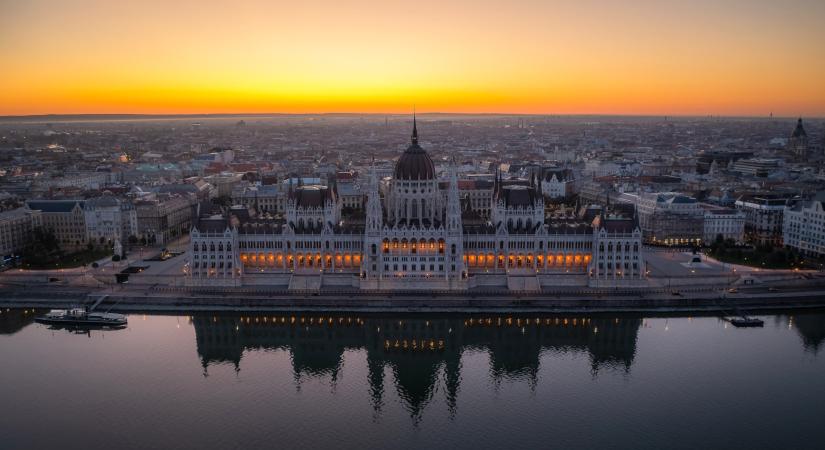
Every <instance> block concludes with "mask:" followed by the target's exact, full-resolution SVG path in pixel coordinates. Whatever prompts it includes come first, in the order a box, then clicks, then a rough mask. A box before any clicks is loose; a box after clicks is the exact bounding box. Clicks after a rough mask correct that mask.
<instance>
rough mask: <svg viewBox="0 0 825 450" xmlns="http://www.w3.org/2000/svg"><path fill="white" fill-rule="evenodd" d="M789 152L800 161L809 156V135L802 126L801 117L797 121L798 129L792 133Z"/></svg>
mask: <svg viewBox="0 0 825 450" xmlns="http://www.w3.org/2000/svg"><path fill="white" fill-rule="evenodd" d="M788 150H790V151H791V153H793V155H794V156H795V157H796V158H799V159H803V158H805V157H806V156H807V154H808V133H806V132H805V128H804V127H803V126H802V118H801V117H800V118H799V120H797V121H796V128H794V130H793V133H791V138H790V139H788Z"/></svg>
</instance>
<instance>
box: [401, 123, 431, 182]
mask: <svg viewBox="0 0 825 450" xmlns="http://www.w3.org/2000/svg"><path fill="white" fill-rule="evenodd" d="M395 179H396V180H433V179H435V164H433V160H432V158H430V155H429V154H427V152H426V150H424V149H423V148H421V146H420V145H418V130H417V127H416V124H415V119H413V134H412V143H411V144H410V146H409V147H407V150H405V151H404V153H403V154H402V155H401V157H400V158H398V161H397V162H396V163H395Z"/></svg>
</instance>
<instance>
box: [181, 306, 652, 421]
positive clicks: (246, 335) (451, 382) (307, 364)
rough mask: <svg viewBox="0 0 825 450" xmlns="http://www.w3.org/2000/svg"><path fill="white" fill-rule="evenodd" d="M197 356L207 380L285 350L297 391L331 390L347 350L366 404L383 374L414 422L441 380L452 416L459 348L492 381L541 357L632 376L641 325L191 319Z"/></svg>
mask: <svg viewBox="0 0 825 450" xmlns="http://www.w3.org/2000/svg"><path fill="white" fill-rule="evenodd" d="M190 320H191V322H192V324H193V325H194V329H195V336H196V341H197V351H198V355H199V357H200V360H201V363H202V365H203V373H204V375H206V376H208V373H209V366H210V365H212V364H227V363H228V364H232V365H233V366H234V367H235V370H241V360H242V358H243V354H244V351H249V350H253V351H256V350H276V349H282V350H285V351H288V352H289V354H290V356H291V362H292V371H293V374H294V377H295V380H296V382H297V383H298V385H299V386H300V383H301V381H302V380H303V379H305V378H307V377H317V376H328V377H330V378H331V380H332V383H333V384H334V383H335V381H336V380H337V377H338V374H339V372H340V370H341V367H342V364H343V360H344V352H345V351H346V350H347V349H364V350H365V351H366V358H367V366H368V375H367V376H368V381H369V387H370V394H371V402H372V405H373V408H374V410H375V412H376V413H380V411H381V408H382V406H383V402H384V395H385V389H386V387H385V373H386V371H387V370H389V371H391V373H392V378H393V380H394V383H395V385H394V386H393V387H394V389H395V391H396V393H397V395H398V396H399V397H400V398H401V399H402V400H403V402H404V403H405V407H406V408H407V409H408V411H409V412H410V414H411V416H413V418H414V419H419V418H420V415H421V411H422V410H423V407H424V406H425V405H426V404H427V403H428V402H429V401H430V399H431V398H432V396H433V393H434V391H436V389H437V386H439V385H440V383H441V382H442V380H443V389H444V392H445V396H446V399H447V404H448V407H449V410H450V412H451V414H454V413H455V407H456V399H457V397H458V391H459V389H460V383H461V355H462V353H463V352H464V351H465V350H479V351H484V352H486V353H487V354H489V357H490V368H489V370H490V375H491V377H492V378H493V380H494V382H500V381H501V380H502V379H524V380H527V381H528V382H529V383H530V385H531V386H532V387H535V385H536V383H537V382H538V378H537V374H538V372H539V364H540V361H541V358H540V356H541V354H542V352H545V351H553V352H557V353H586V354H587V355H588V357H589V360H590V367H591V374H592V376H593V377H596V376H598V373H599V371H600V370H603V369H609V370H620V371H624V372H628V371H630V368H631V365H632V364H633V358H634V356H635V354H636V341H637V335H638V331H639V328H640V326H641V324H642V319H641V318H637V317H626V318H598V317H511V316H501V317H500V316H489V317H488V316H483V317H481V316H476V317H454V316H442V317H438V316H436V317H433V316H426V317H425V316H422V317H414V316H403V318H398V317H389V316H368V317H353V316H329V315H325V316H303V315H289V316H284V315H279V316H273V315H268V316H225V315H223V316H205V315H204V316H193V317H191V318H190Z"/></svg>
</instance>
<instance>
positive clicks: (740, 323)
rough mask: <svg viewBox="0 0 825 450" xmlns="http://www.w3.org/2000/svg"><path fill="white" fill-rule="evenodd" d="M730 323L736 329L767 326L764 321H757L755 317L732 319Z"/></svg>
mask: <svg viewBox="0 0 825 450" xmlns="http://www.w3.org/2000/svg"><path fill="white" fill-rule="evenodd" d="M730 323H731V325H733V326H735V327H761V326H763V325H765V322H764V321H762V319H755V318H753V317H737V318H734V319H730Z"/></svg>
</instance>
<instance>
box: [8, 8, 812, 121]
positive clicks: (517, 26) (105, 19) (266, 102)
mask: <svg viewBox="0 0 825 450" xmlns="http://www.w3.org/2000/svg"><path fill="white" fill-rule="evenodd" d="M0 8H2V10H3V11H4V14H3V15H2V16H3V17H2V18H0V25H2V27H0V29H2V31H0V58H2V59H3V60H5V61H12V62H13V67H14V70H11V71H7V72H4V73H3V74H0V83H2V85H4V86H5V87H6V89H4V90H3V91H2V92H0V105H2V106H0V115H39V114H127V113H135V114H241V113H339V112H351V113H391V114H392V113H407V112H409V111H410V109H411V106H412V105H413V104H415V105H417V106H418V110H419V111H422V112H443V113H468V114H476V113H490V114H496V113H498V114H513V113H523V114H564V115H568V114H594V115H602V114H607V115H680V116H681V115H687V116H694V115H696V116H705V115H725V116H756V117H766V116H769V115H770V114H773V115H774V116H783V117H795V116H819V117H822V116H825V88H824V87H823V86H822V83H821V80H822V79H825V62H822V60H821V59H819V58H816V57H815V56H816V55H817V52H818V48H817V45H818V43H820V42H823V40H825V30H823V29H822V28H821V27H819V26H818V25H819V24H820V23H821V22H822V19H823V18H824V17H825V5H823V4H822V3H821V2H813V1H805V0H800V1H795V2H791V4H778V3H775V2H768V1H758V2H740V1H732V2H725V4H721V5H719V4H715V3H713V2H704V1H703V2H698V3H697V2H694V3H692V4H690V5H687V4H680V3H678V2H671V1H667V2H648V1H637V2H634V3H632V4H626V5H622V6H621V7H619V6H614V5H600V4H599V3H598V2H586V3H577V4H576V5H575V6H574V5H568V4H564V3H555V2H549V3H541V2H532V1H528V0H525V1H519V2H516V3H514V4H512V5H509V6H508V7H507V8H504V7H501V6H499V5H496V4H494V3H491V2H481V3H479V2H472V3H470V2H464V1H459V2H451V3H449V4H446V5H440V4H435V3H432V2H429V1H422V2H415V3H409V2H388V3H385V4H381V5H378V6H376V5H370V4H369V3H368V2H353V3H350V4H347V5H339V4H333V3H330V2H326V1H315V2H309V3H302V4H300V5H298V4H268V3H265V2H260V3H259V2H244V3H243V4H231V3H227V2H222V1H215V2H197V3H194V2H191V3H190V2H179V3H176V4H175V5H162V4H161V3H159V2H148V3H147V2H144V3H142V4H141V5H129V4H117V3H115V4H110V3H108V2H100V1H97V0H89V1H77V2H53V1H48V0H43V1H32V2H26V3H25V4H24V3H20V4H12V3H3V6H2V7H0Z"/></svg>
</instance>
